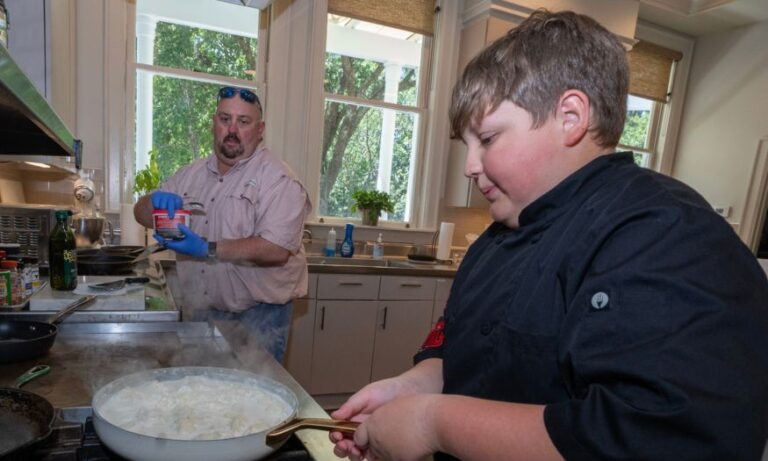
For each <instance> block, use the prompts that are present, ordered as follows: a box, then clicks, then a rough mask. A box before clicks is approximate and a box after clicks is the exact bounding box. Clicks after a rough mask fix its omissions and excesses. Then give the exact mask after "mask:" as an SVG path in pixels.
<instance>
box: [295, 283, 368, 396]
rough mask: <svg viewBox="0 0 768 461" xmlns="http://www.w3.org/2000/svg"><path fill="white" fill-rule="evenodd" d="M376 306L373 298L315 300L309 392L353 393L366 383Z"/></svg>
mask: <svg viewBox="0 0 768 461" xmlns="http://www.w3.org/2000/svg"><path fill="white" fill-rule="evenodd" d="M321 286H322V285H321ZM377 305H378V304H377V301H336V300H332V301H327V300H318V301H317V307H316V309H317V311H316V314H315V334H314V347H313V351H312V379H311V384H310V386H309V392H310V393H311V394H341V393H348V392H355V391H357V390H359V389H360V388H361V387H363V386H364V385H366V384H368V382H369V378H370V376H371V359H372V357H373V337H374V335H375V334H376V330H375V328H376V307H377Z"/></svg>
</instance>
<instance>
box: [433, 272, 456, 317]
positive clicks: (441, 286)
mask: <svg viewBox="0 0 768 461" xmlns="http://www.w3.org/2000/svg"><path fill="white" fill-rule="evenodd" d="M451 285H453V279H435V304H434V306H433V308H432V325H434V324H436V323H437V321H438V320H440V317H442V316H443V311H444V310H445V305H446V304H447V303H448V296H450V294H451Z"/></svg>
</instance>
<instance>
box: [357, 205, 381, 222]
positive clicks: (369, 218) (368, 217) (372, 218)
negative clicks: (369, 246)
mask: <svg viewBox="0 0 768 461" xmlns="http://www.w3.org/2000/svg"><path fill="white" fill-rule="evenodd" d="M360 211H362V213H363V225H364V226H375V225H377V224H379V213H374V212H373V211H371V210H368V209H365V208H362V209H360Z"/></svg>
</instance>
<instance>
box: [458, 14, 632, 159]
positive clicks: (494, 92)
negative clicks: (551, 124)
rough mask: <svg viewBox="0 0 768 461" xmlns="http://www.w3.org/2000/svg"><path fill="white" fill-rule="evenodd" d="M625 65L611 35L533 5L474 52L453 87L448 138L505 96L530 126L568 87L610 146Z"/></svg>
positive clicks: (623, 95)
mask: <svg viewBox="0 0 768 461" xmlns="http://www.w3.org/2000/svg"><path fill="white" fill-rule="evenodd" d="M628 87H629V66H628V64H627V58H626V51H625V50H624V47H623V46H622V45H621V43H620V42H619V40H618V39H617V38H616V37H615V36H614V35H613V34H611V33H610V32H609V31H608V30H606V29H605V28H604V27H603V26H601V25H600V24H598V23H597V21H595V20H594V19H592V18H590V17H588V16H584V15H580V14H576V13H573V12H571V11H562V12H557V13H552V12H549V11H547V10H537V11H535V12H533V13H532V14H531V15H530V17H528V19H526V20H525V21H523V22H522V23H521V24H520V25H519V26H518V27H516V28H514V29H512V30H510V31H509V32H507V34H506V35H505V36H503V37H501V38H499V39H498V40H496V41H495V42H494V43H493V44H491V45H490V46H489V47H488V48H486V49H485V50H483V51H482V52H481V53H480V54H479V55H477V56H476V57H475V58H474V59H472V61H470V63H469V64H468V65H467V67H466V68H465V69H464V74H463V75H462V77H461V80H460V81H459V82H458V83H457V84H456V87H455V88H454V90H453V102H452V104H451V109H450V114H449V115H450V120H451V137H452V138H454V139H459V138H461V135H462V133H463V132H464V130H465V129H467V128H468V127H470V126H474V125H477V124H479V123H480V120H482V118H483V116H484V115H485V114H486V113H487V112H490V111H493V110H495V109H496V108H498V107H499V104H501V103H502V102H503V101H504V100H509V101H511V102H513V103H514V104H516V105H517V106H519V107H522V108H523V109H525V110H526V111H527V112H528V113H530V114H531V116H532V118H533V127H532V128H538V127H540V126H541V125H542V124H544V122H546V121H547V119H548V118H549V117H550V116H551V115H553V114H554V112H555V108H556V105H557V102H558V100H559V98H560V96H561V95H562V94H563V93H564V92H565V91H566V90H569V89H575V90H580V91H582V92H584V93H585V94H586V95H587V96H588V97H589V101H590V108H591V111H590V112H591V117H590V118H591V120H590V121H589V127H590V128H589V130H590V131H591V132H592V133H593V136H594V139H595V140H596V142H597V143H598V144H599V145H600V146H601V147H614V146H616V145H617V144H618V142H619V138H621V133H622V131H623V129H624V118H625V117H626V112H627V90H628Z"/></svg>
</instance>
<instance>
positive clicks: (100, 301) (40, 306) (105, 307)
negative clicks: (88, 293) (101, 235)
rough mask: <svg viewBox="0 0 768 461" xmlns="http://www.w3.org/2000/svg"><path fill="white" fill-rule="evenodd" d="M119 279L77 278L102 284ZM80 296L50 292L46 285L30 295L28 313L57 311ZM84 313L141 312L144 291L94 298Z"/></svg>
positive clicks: (112, 277)
mask: <svg viewBox="0 0 768 461" xmlns="http://www.w3.org/2000/svg"><path fill="white" fill-rule="evenodd" d="M118 279H120V277H116V276H106V275H88V276H84V277H83V276H81V277H78V283H103V282H111V281H113V280H118ZM81 297H82V295H78V294H75V293H72V292H71V291H58V290H52V289H51V286H50V285H48V284H46V286H45V288H43V289H42V290H40V291H39V292H38V293H35V294H34V295H32V297H31V298H30V299H29V310H30V311H59V310H61V309H62V308H64V307H65V306H67V305H68V304H69V303H71V302H73V301H75V300H77V299H79V298H81ZM83 310H84V311H143V310H144V289H143V288H139V289H136V290H132V291H129V292H128V293H126V294H124V295H117V296H114V295H103V296H98V295H97V296H96V301H95V302H94V303H93V304H91V305H89V306H87V307H85V308H83Z"/></svg>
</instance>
